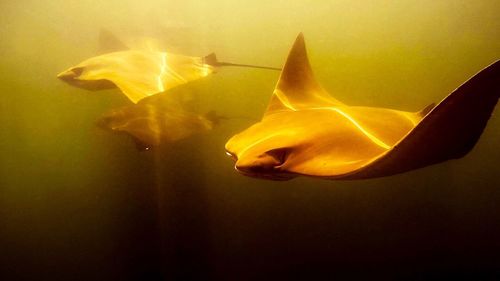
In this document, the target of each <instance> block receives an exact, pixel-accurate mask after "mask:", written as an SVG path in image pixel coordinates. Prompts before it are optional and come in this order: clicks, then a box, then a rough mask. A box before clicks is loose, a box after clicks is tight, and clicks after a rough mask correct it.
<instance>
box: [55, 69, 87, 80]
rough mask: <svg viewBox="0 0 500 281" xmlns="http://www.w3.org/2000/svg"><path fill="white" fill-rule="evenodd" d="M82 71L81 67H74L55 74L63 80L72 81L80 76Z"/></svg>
mask: <svg viewBox="0 0 500 281" xmlns="http://www.w3.org/2000/svg"><path fill="white" fill-rule="evenodd" d="M82 72H83V69H82V68H81V67H74V68H70V69H68V70H65V71H63V72H61V73H59V74H57V78H59V79H61V80H63V81H72V80H73V79H75V78H77V77H78V76H80V75H81V74H82Z"/></svg>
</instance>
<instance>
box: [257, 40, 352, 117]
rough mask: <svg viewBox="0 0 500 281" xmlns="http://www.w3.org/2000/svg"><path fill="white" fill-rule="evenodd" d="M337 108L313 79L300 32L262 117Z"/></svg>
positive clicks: (337, 103)
mask: <svg viewBox="0 0 500 281" xmlns="http://www.w3.org/2000/svg"><path fill="white" fill-rule="evenodd" d="M336 105H342V103H341V102H339V101H338V100H336V99H334V98H333V97H332V96H330V95H329V94H328V93H327V92H326V91H325V90H324V89H323V88H322V87H321V85H319V83H318V82H317V81H316V79H315V78H314V74H313V72H312V69H311V65H310V63H309V59H308V58H307V51H306V45H305V42H304V36H303V35H302V33H300V34H299V35H298V36H297V39H296V40H295V43H294V44H293V47H292V49H291V51H290V53H289V54H288V58H287V61H286V63H285V66H284V67H283V71H282V72H281V75H280V78H279V81H278V84H277V85H276V89H275V90H274V93H273V95H272V97H271V101H270V102H269V105H268V107H267V110H266V113H265V114H264V116H266V115H269V114H273V113H275V112H280V111H284V110H299V109H304V108H310V107H318V106H336Z"/></svg>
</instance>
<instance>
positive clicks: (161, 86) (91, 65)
mask: <svg viewBox="0 0 500 281" xmlns="http://www.w3.org/2000/svg"><path fill="white" fill-rule="evenodd" d="M213 72H214V66H212V65H209V64H207V63H205V62H204V58H202V57H190V56H183V55H177V54H171V53H167V52H159V51H152V50H128V51H120V52H113V53H108V54H104V55H100V56H97V57H93V58H90V59H87V60H85V61H83V62H82V63H80V64H78V65H76V66H74V67H71V68H70V69H68V70H66V71H64V72H62V73H60V74H59V75H58V78H60V79H62V80H63V81H66V82H68V83H69V84H71V85H73V86H76V87H80V88H84V89H87V90H104V89H110V88H115V87H118V88H119V89H120V90H121V91H122V92H123V94H125V95H126V96H127V97H128V98H129V99H130V100H131V101H132V102H133V103H137V102H139V101H140V100H141V99H143V98H146V97H149V96H152V95H155V94H158V93H161V92H164V91H167V90H169V89H171V88H174V87H176V86H179V85H182V84H185V83H188V82H190V81H193V80H197V79H200V78H203V77H206V76H208V75H209V74H211V73H213Z"/></svg>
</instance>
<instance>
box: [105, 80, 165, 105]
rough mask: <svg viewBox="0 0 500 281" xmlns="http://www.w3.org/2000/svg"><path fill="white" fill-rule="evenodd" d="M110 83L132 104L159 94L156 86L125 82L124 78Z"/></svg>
mask: <svg viewBox="0 0 500 281" xmlns="http://www.w3.org/2000/svg"><path fill="white" fill-rule="evenodd" d="M112 81H113V83H114V84H115V85H116V86H117V87H118V88H119V89H120V91H122V92H123V94H124V95H125V96H127V98H129V99H130V100H131V101H132V102H133V103H138V102H139V101H140V100H142V99H144V98H147V97H150V96H152V95H154V94H157V93H160V92H161V91H159V90H157V89H156V85H154V84H153V83H151V85H149V84H147V83H141V82H136V83H135V82H134V81H128V80H126V77H123V78H115V79H112Z"/></svg>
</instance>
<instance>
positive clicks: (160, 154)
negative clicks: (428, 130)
mask: <svg viewBox="0 0 500 281" xmlns="http://www.w3.org/2000/svg"><path fill="white" fill-rule="evenodd" d="M499 14H500V2H499V1H494V0H492V1H458V0H457V1H451V0H450V1H430V0H425V1H322V0H318V1H298V0H289V1H277V0H274V1H264V0H262V1H256V0H253V1H247V0H245V1H233V0H214V1H199V0H186V1H172V0H171V1H147V0H146V1H117V0H113V1H62V0H52V1H27V0H24V1H1V2H0V38H1V40H0V94H1V98H0V246H1V248H0V252H1V254H0V270H1V271H0V276H2V275H3V274H5V276H9V278H10V279H5V280H14V279H16V278H19V279H32V280H124V279H131V280H152V279H162V278H163V279H167V280H172V279H177V280H190V279H192V278H199V279H205V280H206V279H210V278H212V279H216V280H247V279H253V278H256V277H262V276H267V277H269V276H279V277H286V276H301V275H304V276H309V277H310V276H311V274H319V273H327V274H340V275H345V274H347V275H348V276H352V275H351V274H359V273H360V272H365V271H371V270H377V271H378V270H380V269H384V271H385V272H386V273H387V272H388V273H390V274H391V276H392V275H394V274H395V275H398V274H403V275H406V274H408V275H410V276H427V275H428V274H431V275H432V274H433V273H432V272H435V271H438V272H440V273H442V274H448V273H457V272H459V273H460V272H462V273H467V274H475V273H477V272H480V273H482V274H486V273H488V272H492V271H494V270H497V269H498V268H499V265H500V256H499V254H498V253H500V240H499V239H498V237H500V206H499V202H500V179H499V177H498V172H499V167H500V145H499V144H500V119H499V118H498V114H499V112H500V109H499V108H497V110H496V112H495V114H494V115H493V117H492V118H491V120H490V122H489V124H488V126H487V127H486V130H485V131H484V133H483V135H482V137H481V139H480V140H479V142H478V144H477V145H476V147H475V148H474V149H473V150H472V152H471V153H469V154H468V155H467V156H466V157H464V158H463V159H460V160H455V161H449V162H446V163H442V164H439V165H435V166H431V167H427V168H424V169H420V170H417V171H412V172H408V173H405V174H401V175H396V176H392V177H387V178H382V179H374V180H363V181H348V182H346V181H325V180H318V179H313V178H298V179H295V180H292V181H288V182H273V181H264V180H257V179H252V178H247V177H244V176H242V175H239V174H238V173H237V172H236V171H234V169H233V162H232V160H230V159H229V158H227V156H226V155H225V154H224V144H225V142H226V141H227V140H228V139H229V138H230V137H231V136H232V135H233V134H235V133H237V132H239V131H241V130H243V129H245V128H246V127H247V126H249V125H250V124H251V123H252V122H253V121H251V120H248V119H237V118H235V119H232V120H229V121H226V122H224V123H222V124H221V126H219V127H218V128H216V129H215V130H213V131H211V132H209V133H207V134H205V135H203V136H196V137H193V138H190V139H187V140H185V141H182V142H180V143H177V144H174V145H172V146H169V147H162V148H160V149H157V150H155V151H150V152H138V151H137V150H136V149H135V147H134V145H133V143H132V142H131V140H130V139H129V138H127V137H125V136H119V135H112V134H110V133H108V132H104V131H101V130H100V129H98V128H96V127H95V125H94V122H95V120H96V119H97V118H98V117H99V116H100V115H101V114H102V113H103V112H105V111H107V110H109V109H111V108H114V107H118V106H122V105H127V104H128V101H127V99H126V98H125V97H124V96H123V95H121V94H120V93H119V92H118V91H102V92H87V91H85V90H80V89H77V88H73V87H71V86H69V85H67V84H64V83H63V82H61V81H58V80H57V79H56V78H55V75H56V74H57V73H58V72H60V71H62V70H64V69H66V68H67V67H69V66H72V65H74V64H76V63H78V62H80V61H82V60H84V59H86V58H88V57H91V56H94V55H95V54H96V49H97V36H98V33H99V30H100V29H101V28H106V29H109V30H111V31H113V32H114V33H115V34H116V35H117V36H118V37H120V38H124V39H126V38H133V37H135V36H137V37H138V36H145V35H147V36H152V37H157V38H159V39H162V40H166V41H170V42H171V44H172V45H173V47H174V48H175V49H176V50H180V51H182V52H184V53H185V54H189V55H197V56H202V55H206V54H208V53H210V52H212V51H214V52H216V53H217V55H218V57H219V58H220V59H221V60H224V61H231V62H239V63H249V64H262V65H271V66H281V65H282V64H283V63H284V60H285V58H286V55H287V52H288V50H289V48H290V47H291V44H292V42H293V40H294V38H295V36H296V35H297V34H298V32H303V33H304V34H305V37H306V43H307V45H308V50H309V54H310V59H311V63H312V66H313V69H314V71H315V74H316V76H317V78H318V80H319V81H320V82H321V84H322V85H323V86H324V87H325V88H326V89H327V90H328V91H329V92H330V93H331V94H332V95H333V96H335V98H337V99H339V100H341V101H343V102H345V103H347V104H352V105H369V106H383V107H391V108H397V109H402V110H409V111H416V110H419V109H421V108H423V107H424V106H425V105H427V104H429V103H431V102H437V101H440V100H441V99H442V98H443V97H445V96H446V95H447V94H448V93H450V92H451V91H452V90H453V89H455V88H456V87H458V86H459V85H460V84H461V83H463V82H464V81H465V80H466V79H468V78H469V77H470V76H472V75H473V74H475V73H476V72H477V71H479V70H480V69H482V68H484V67H485V66H487V65H488V64H490V63H492V62H493V61H495V60H497V59H499V58H500V21H499V20H498V18H499ZM160 37H161V38H160ZM277 79H278V73H277V72H272V71H264V70H252V69H237V68H225V69H221V70H220V71H219V72H218V73H217V74H216V75H213V76H210V77H208V78H206V79H203V80H201V81H197V82H195V83H192V84H190V85H187V86H186V87H183V88H178V89H175V90H174V91H173V93H176V92H191V93H194V94H195V95H196V96H197V97H198V101H197V107H199V110H200V111H207V110H212V109H214V110H216V111H217V112H219V113H220V114H223V115H226V116H229V117H231V116H245V117H248V118H253V119H255V120H257V119H259V118H260V116H261V115H262V113H263V110H264V109H265V107H266V105H267V101H268V99H269V97H270V95H271V93H272V90H273V88H274V85H275V83H276V81H277ZM499 82H500V81H499ZM464 114H468V113H467V112H464ZM386 270H387V271H386Z"/></svg>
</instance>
